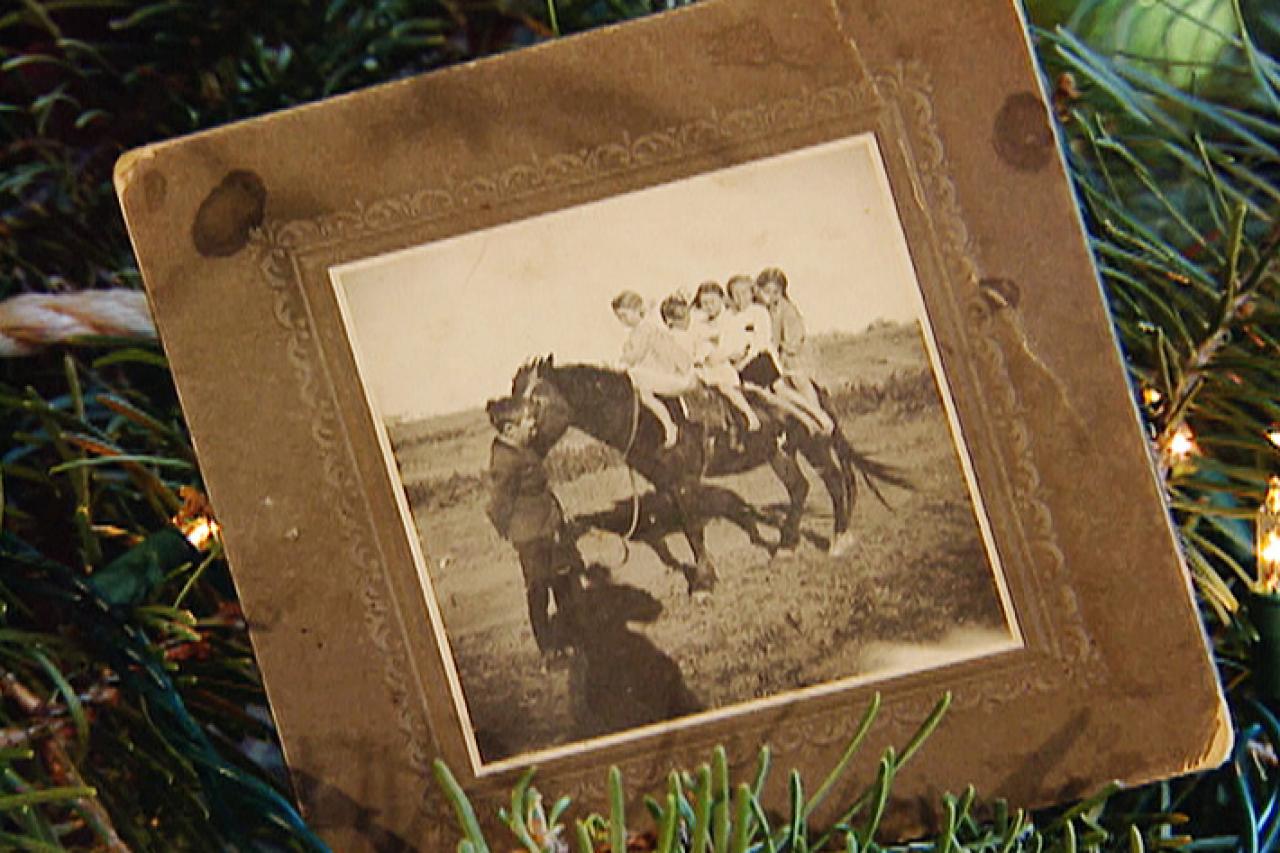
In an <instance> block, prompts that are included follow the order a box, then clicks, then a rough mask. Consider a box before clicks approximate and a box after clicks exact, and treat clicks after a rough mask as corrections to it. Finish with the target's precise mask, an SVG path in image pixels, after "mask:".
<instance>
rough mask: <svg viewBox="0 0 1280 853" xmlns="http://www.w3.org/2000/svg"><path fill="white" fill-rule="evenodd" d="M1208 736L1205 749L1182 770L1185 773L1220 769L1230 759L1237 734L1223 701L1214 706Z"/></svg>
mask: <svg viewBox="0 0 1280 853" xmlns="http://www.w3.org/2000/svg"><path fill="white" fill-rule="evenodd" d="M1208 735H1209V736H1208V738H1206V740H1205V742H1204V748H1203V749H1202V750H1201V751H1200V754H1199V755H1197V756H1196V757H1195V758H1193V759H1192V760H1191V761H1189V762H1188V763H1187V765H1186V766H1185V767H1183V768H1182V772H1183V773H1192V772H1194V771H1197V770H1207V769H1209V768H1211V767H1218V766H1220V765H1221V764H1222V763H1223V762H1224V761H1226V760H1227V758H1228V757H1230V755H1231V749H1232V747H1233V746H1234V745H1235V740H1236V732H1235V728H1234V727H1233V726H1232V725H1231V714H1230V712H1229V711H1228V710H1227V704H1226V702H1225V701H1223V700H1221V699H1219V701H1218V702H1217V704H1215V706H1214V714H1213V721H1212V723H1211V727H1210V731H1209V733H1208Z"/></svg>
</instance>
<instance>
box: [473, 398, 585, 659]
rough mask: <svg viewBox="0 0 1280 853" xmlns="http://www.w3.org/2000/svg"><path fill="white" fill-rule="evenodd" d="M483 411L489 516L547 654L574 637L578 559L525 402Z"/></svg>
mask: <svg viewBox="0 0 1280 853" xmlns="http://www.w3.org/2000/svg"><path fill="white" fill-rule="evenodd" d="M485 411H486V412H487V413H488V415H489V422H490V423H491V424H492V425H493V428H494V429H495V430H497V432H498V434H497V436H496V437H495V438H494V440H493V447H492V450H491V456H490V462H489V506H488V510H487V514H488V516H489V521H491V522H492V523H493V526H494V529H495V530H497V531H498V535H499V536H501V537H502V538H503V539H506V540H507V541H509V542H510V543H511V544H512V545H513V546H515V549H516V554H518V555H519V557H520V568H521V570H522V572H523V574H524V586H525V596H526V601H527V603H528V607H529V625H530V627H531V628H532V629H533V639H534V641H535V642H536V643H537V644H538V651H539V652H541V653H542V655H543V656H544V657H546V656H550V655H552V654H555V653H558V652H560V651H563V650H564V649H566V648H568V646H569V643H570V641H571V639H572V631H571V628H572V619H573V604H572V599H573V596H574V592H575V591H576V590H578V589H580V587H578V583H579V580H578V578H579V574H580V570H581V568H582V559H581V557H580V555H579V554H578V549H577V546H576V545H575V544H574V542H573V541H572V537H571V536H570V535H569V532H568V531H567V530H566V529H565V523H564V514H563V512H562V510H561V508H560V502H559V501H558V500H556V496H555V494H554V493H553V492H552V491H551V487H550V485H548V482H547V472H546V469H545V468H544V467H543V465H542V456H540V455H539V453H538V451H537V449H536V447H535V439H536V436H537V425H536V421H535V419H534V413H533V411H532V406H531V405H530V403H529V401H528V400H525V399H522V398H518V397H506V398H503V399H501V400H491V401H489V404H488V405H487V406H486V407H485ZM553 595H554V597H555V606H556V616H555V619H554V621H553V620H552V617H551V612H550V607H551V598H552V596H553Z"/></svg>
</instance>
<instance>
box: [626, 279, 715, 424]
mask: <svg viewBox="0 0 1280 853" xmlns="http://www.w3.org/2000/svg"><path fill="white" fill-rule="evenodd" d="M613 313H614V314H616V315H617V317H618V320H619V321H621V323H622V324H623V325H624V326H626V327H627V328H629V329H630V330H631V334H630V335H628V336H627V340H626V343H624V344H623V345H622V363H623V365H624V366H625V367H626V370H627V375H628V376H630V377H631V385H632V387H634V388H635V392H636V397H637V398H638V399H639V401H640V404H641V405H642V406H644V407H645V408H646V409H648V410H649V411H650V412H652V413H653V416H654V417H656V418H657V419H658V423H660V424H661V425H662V432H663V435H664V441H663V443H662V446H663V447H666V448H671V447H675V445H676V442H677V441H678V440H679V438H680V433H679V431H678V430H677V428H676V423H675V421H674V420H672V418H671V413H670V412H669V411H667V407H666V405H665V404H663V402H662V401H661V400H659V399H658V395H659V394H662V395H663V396H666V397H678V396H680V395H681V394H683V393H685V392H686V391H690V390H692V389H693V385H694V381H695V377H694V374H693V359H692V358H691V357H690V356H689V354H688V353H687V352H685V350H684V349H683V348H682V347H681V346H680V345H679V344H678V343H677V342H676V340H675V339H674V338H673V337H672V336H671V333H670V332H669V331H668V330H667V329H666V328H665V327H664V326H662V325H660V324H658V323H656V322H654V321H652V320H650V319H648V318H647V316H646V311H645V304H644V299H643V297H641V296H640V294H638V293H636V292H635V291H633V290H624V291H622V292H621V293H619V294H618V295H617V296H615V297H614V298H613Z"/></svg>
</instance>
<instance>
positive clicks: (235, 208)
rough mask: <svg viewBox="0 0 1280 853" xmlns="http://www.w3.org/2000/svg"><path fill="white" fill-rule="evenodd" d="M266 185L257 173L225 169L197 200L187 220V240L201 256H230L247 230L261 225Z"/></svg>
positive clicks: (244, 239) (243, 240)
mask: <svg viewBox="0 0 1280 853" xmlns="http://www.w3.org/2000/svg"><path fill="white" fill-rule="evenodd" d="M266 206H267V188H266V185H265V184H263V182H262V178H260V177H258V175H257V173H255V172H251V171H249V170H247V169H236V170H234V171H231V172H228V173H227V175H226V177H224V178H223V179H222V181H221V183H219V184H218V185H217V186H216V187H214V188H213V190H212V191H211V192H210V193H209V195H208V196H206V197H205V200H204V201H203V202H201V203H200V208H199V209H198V210H197V211H196V217H195V220H194V221H193V222H192V223H191V240H192V242H194V243H195V246H196V251H197V252H199V253H200V254H202V255H204V256H205V257H214V258H225V257H227V256H229V255H234V254H235V253H236V252H238V251H240V250H241V249H242V248H244V245H245V244H246V243H247V242H249V233H250V232H251V231H252V230H253V229H254V228H256V227H257V226H259V225H261V224H262V217H263V215H264V213H265V211H266Z"/></svg>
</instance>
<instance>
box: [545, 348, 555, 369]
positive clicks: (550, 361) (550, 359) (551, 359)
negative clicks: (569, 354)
mask: <svg viewBox="0 0 1280 853" xmlns="http://www.w3.org/2000/svg"><path fill="white" fill-rule="evenodd" d="M546 366H547V367H548V368H552V367H555V366H556V354H555V353H553V352H549V353H547V361H546Z"/></svg>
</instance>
